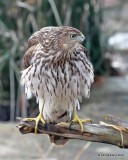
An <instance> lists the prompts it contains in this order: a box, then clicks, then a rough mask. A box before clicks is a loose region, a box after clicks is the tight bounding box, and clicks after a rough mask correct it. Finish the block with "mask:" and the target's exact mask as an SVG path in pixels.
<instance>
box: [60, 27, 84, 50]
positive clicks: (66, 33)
mask: <svg viewBox="0 0 128 160" xmlns="http://www.w3.org/2000/svg"><path fill="white" fill-rule="evenodd" d="M58 39H59V41H58V42H59V44H60V47H61V48H62V50H63V49H64V50H68V51H70V50H72V49H73V48H74V47H75V45H76V44H77V43H83V42H84V41H85V36H84V35H83V34H82V33H81V32H80V31H79V30H77V29H76V28H73V27H68V26H64V27H59V30H58Z"/></svg>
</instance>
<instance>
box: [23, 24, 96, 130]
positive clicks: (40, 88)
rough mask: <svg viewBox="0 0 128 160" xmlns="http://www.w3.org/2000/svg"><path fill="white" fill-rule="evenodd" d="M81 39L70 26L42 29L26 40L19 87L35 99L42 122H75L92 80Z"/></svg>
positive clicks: (79, 33) (86, 54)
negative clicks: (82, 99)
mask: <svg viewBox="0 0 128 160" xmlns="http://www.w3.org/2000/svg"><path fill="white" fill-rule="evenodd" d="M84 40H85V36H84V35H83V34H82V33H81V32H80V31H79V30H77V29H75V28H73V27H68V26H63V27H45V28H42V29H41V30H39V31H37V32H35V33H34V34H33V35H32V36H31V37H30V38H29V40H28V50H27V52H26V53H25V55H24V58H23V64H24V70H23V71H22V76H21V84H22V85H23V86H24V87H25V93H26V96H27V98H30V97H31V96H32V95H34V96H36V99H37V103H39V111H40V114H39V116H38V117H37V118H35V120H36V128H35V130H36V131H37V127H38V122H39V120H41V121H42V123H45V122H47V123H54V124H57V123H60V122H72V121H73V122H78V123H79V124H80V126H81V130H82V131H83V125H82V122H83V120H80V119H79V117H78V116H77V114H76V112H77V109H80V104H79V101H80V100H81V98H82V96H84V97H87V98H88V97H89V95H90V87H91V83H92V82H93V79H94V73H93V66H92V64H91V62H90V59H89V56H88V53H87V50H86V48H85V47H84V46H83V45H82V42H83V41H84Z"/></svg>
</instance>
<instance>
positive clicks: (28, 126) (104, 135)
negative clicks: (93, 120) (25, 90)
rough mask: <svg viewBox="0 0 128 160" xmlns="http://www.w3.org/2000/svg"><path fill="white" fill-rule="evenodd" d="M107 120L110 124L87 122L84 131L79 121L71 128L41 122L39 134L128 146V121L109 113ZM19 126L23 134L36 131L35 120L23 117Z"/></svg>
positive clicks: (122, 146)
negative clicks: (81, 129)
mask: <svg viewBox="0 0 128 160" xmlns="http://www.w3.org/2000/svg"><path fill="white" fill-rule="evenodd" d="M106 120H107V122H109V124H108V123H104V122H100V123H99V124H87V123H85V125H84V132H83V133H81V131H80V127H79V124H77V123H76V124H73V125H72V126H71V128H69V125H67V126H62V125H53V124H46V125H45V126H44V125H43V124H42V123H41V122H39V125H38V134H48V135H50V136H51V135H53V136H57V137H64V138H65V139H81V140H86V141H92V142H100V143H107V144H112V145H116V146H119V147H121V148H128V122H126V121H123V120H121V119H119V118H116V117H113V116H111V115H107V117H106ZM18 128H19V131H20V132H21V133H22V134H27V133H34V132H35V121H28V120H26V119H22V120H21V122H20V123H19V125H18Z"/></svg>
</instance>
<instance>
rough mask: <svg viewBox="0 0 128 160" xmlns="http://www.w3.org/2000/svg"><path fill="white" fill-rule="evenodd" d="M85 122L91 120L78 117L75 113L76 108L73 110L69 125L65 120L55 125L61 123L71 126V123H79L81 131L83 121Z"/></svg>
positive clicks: (82, 129)
mask: <svg viewBox="0 0 128 160" xmlns="http://www.w3.org/2000/svg"><path fill="white" fill-rule="evenodd" d="M87 122H90V123H91V122H92V121H91V120H90V119H84V120H83V119H80V118H79V117H78V115H77V113H76V110H75V111H74V114H73V120H72V122H71V124H70V125H69V123H67V122H61V123H58V124H57V125H62V126H71V125H72V124H73V123H79V125H80V130H81V132H83V131H84V127H83V123H87Z"/></svg>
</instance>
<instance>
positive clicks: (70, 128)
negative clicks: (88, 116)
mask: <svg viewBox="0 0 128 160" xmlns="http://www.w3.org/2000/svg"><path fill="white" fill-rule="evenodd" d="M72 124H73V121H72V122H71V123H70V125H69V129H72V128H71V126H72Z"/></svg>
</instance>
